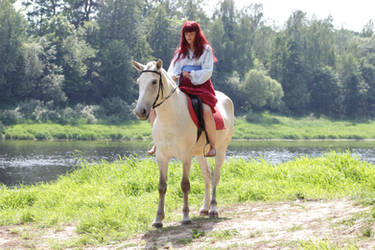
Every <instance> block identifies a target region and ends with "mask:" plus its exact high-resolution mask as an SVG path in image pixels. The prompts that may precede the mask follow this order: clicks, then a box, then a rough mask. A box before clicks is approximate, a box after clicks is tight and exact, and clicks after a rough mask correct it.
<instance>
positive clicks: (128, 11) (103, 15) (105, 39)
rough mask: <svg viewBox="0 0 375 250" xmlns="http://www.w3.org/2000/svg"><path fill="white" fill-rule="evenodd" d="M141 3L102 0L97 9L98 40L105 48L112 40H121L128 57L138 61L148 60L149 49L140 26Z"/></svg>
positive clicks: (136, 0) (123, 0) (135, 1)
mask: <svg viewBox="0 0 375 250" xmlns="http://www.w3.org/2000/svg"><path fill="white" fill-rule="evenodd" d="M141 20H142V2H141V1H138V0H103V2H102V4H101V5H100V7H99V8H98V20H97V22H98V25H99V28H100V33H99V40H100V41H101V47H102V48H103V47H106V44H107V43H110V42H111V41H112V40H116V41H118V40H122V41H124V43H125V44H126V46H127V47H128V48H131V50H130V51H129V52H130V55H131V56H133V57H134V58H136V59H137V60H139V61H147V60H149V59H150V55H151V49H150V47H149V45H148V43H147V41H146V35H145V32H144V28H143V27H142V26H141Z"/></svg>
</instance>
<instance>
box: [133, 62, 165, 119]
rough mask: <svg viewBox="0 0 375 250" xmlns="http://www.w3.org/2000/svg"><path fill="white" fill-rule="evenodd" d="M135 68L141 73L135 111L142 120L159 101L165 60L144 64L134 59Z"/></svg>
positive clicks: (138, 80)
mask: <svg viewBox="0 0 375 250" xmlns="http://www.w3.org/2000/svg"><path fill="white" fill-rule="evenodd" d="M132 64H133V66H134V68H136V69H137V70H138V71H139V72H141V75H140V76H139V78H138V79H137V84H138V87H139V96H138V101H137V106H136V107H135V113H136V115H137V117H138V119H140V120H146V119H147V118H148V116H149V114H150V110H151V108H152V107H153V106H154V105H155V103H156V102H157V100H158V98H159V96H160V91H163V89H162V80H161V79H162V75H161V71H162V70H161V69H162V67H163V61H162V60H161V59H158V60H157V61H156V62H149V63H147V64H146V65H143V64H141V63H139V62H136V61H132Z"/></svg>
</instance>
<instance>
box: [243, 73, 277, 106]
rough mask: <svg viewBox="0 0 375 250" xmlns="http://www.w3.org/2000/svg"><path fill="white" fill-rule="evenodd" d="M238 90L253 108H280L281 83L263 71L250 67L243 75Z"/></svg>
mask: <svg viewBox="0 0 375 250" xmlns="http://www.w3.org/2000/svg"><path fill="white" fill-rule="evenodd" d="M240 91H241V92H242V94H243V95H245V96H246V98H247V100H248V102H249V104H250V105H251V106H252V107H253V108H254V109H258V110H259V109H263V108H264V107H268V109H274V110H277V109H280V106H281V102H282V101H281V98H282V97H283V95H284V93H283V89H282V87H281V84H280V83H278V82H277V81H276V80H274V79H272V78H271V77H269V76H267V75H266V74H265V72H263V71H259V70H255V69H252V70H250V71H249V72H248V73H246V75H245V79H244V81H243V82H242V85H241V87H240Z"/></svg>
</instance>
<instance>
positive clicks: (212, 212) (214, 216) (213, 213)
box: [208, 211, 219, 219]
mask: <svg viewBox="0 0 375 250" xmlns="http://www.w3.org/2000/svg"><path fill="white" fill-rule="evenodd" d="M208 214H209V215H210V218H211V219H217V218H219V213H218V212H217V211H210V212H209V213H208Z"/></svg>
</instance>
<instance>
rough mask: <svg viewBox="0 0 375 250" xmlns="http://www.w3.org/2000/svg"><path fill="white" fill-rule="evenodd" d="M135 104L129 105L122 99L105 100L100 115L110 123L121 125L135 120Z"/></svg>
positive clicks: (99, 111)
mask: <svg viewBox="0 0 375 250" xmlns="http://www.w3.org/2000/svg"><path fill="white" fill-rule="evenodd" d="M133 110H134V104H131V105H129V104H128V103H127V102H126V101H124V100H123V99H121V98H120V97H112V98H105V99H103V101H102V104H101V106H100V109H99V110H98V115H99V117H100V118H101V119H103V120H106V121H108V122H110V123H119V122H125V121H129V120H131V119H134V118H135V116H134V114H133Z"/></svg>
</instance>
